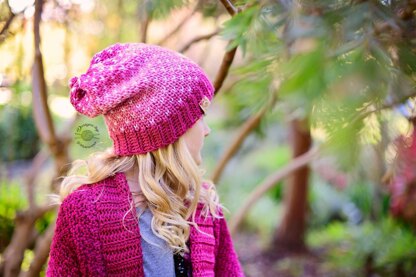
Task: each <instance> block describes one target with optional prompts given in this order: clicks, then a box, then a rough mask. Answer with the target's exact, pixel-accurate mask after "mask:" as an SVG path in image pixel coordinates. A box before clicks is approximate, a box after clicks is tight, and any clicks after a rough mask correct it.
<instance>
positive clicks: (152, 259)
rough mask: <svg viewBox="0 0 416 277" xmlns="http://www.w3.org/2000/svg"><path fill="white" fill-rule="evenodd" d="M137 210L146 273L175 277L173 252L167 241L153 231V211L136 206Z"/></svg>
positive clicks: (153, 275)
mask: <svg viewBox="0 0 416 277" xmlns="http://www.w3.org/2000/svg"><path fill="white" fill-rule="evenodd" d="M136 212H137V215H138V216H139V227H140V235H141V244H142V253H143V269H144V275H145V276H148V277H159V276H163V277H165V276H166V277H170V276H172V277H174V276H175V268H174V261H173V252H172V250H171V249H170V248H169V246H168V244H167V242H166V241H164V240H163V239H161V238H159V237H157V236H156V235H155V234H154V233H153V231H152V227H151V226H152V224H151V222H152V218H153V214H152V212H151V211H150V210H149V209H145V210H144V211H143V213H141V209H140V208H136Z"/></svg>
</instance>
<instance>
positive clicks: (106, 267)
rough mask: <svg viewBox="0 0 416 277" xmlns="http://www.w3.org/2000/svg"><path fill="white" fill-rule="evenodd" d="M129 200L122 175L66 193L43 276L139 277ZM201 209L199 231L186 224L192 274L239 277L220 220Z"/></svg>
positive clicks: (135, 224) (139, 251)
mask: <svg viewBox="0 0 416 277" xmlns="http://www.w3.org/2000/svg"><path fill="white" fill-rule="evenodd" d="M131 199H132V195H131V193H130V190H129V186H128V183H127V180H126V177H125V175H124V173H122V172H119V173H116V174H115V175H114V176H110V177H108V178H106V179H105V180H102V181H100V182H98V183H95V184H89V185H83V186H82V187H80V188H79V189H78V190H76V191H75V192H73V193H72V194H70V195H69V196H68V197H67V198H66V199H65V200H64V202H63V203H62V205H61V207H60V210H59V214H58V220H57V223H56V230H55V236H54V238H53V241H52V245H51V252H50V260H49V263H48V268H47V273H46V276H65V277H67V276H120V277H129V276H139V277H141V276H144V272H143V260H142V249H141V245H140V229H139V224H138V219H137V215H136V212H135V209H131V206H130V203H129V201H130V200H131ZM202 208H203V205H202V204H199V205H198V209H197V213H196V218H195V220H196V223H197V224H198V226H199V228H200V230H201V231H203V233H202V232H199V231H198V230H197V229H196V228H195V227H193V226H191V234H190V238H189V243H190V252H191V253H190V255H191V263H192V276H194V277H209V276H217V277H222V276H230V277H233V276H244V275H243V272H242V269H241V266H240V263H239V261H238V257H237V254H236V253H235V251H234V247H233V244H232V241H231V237H230V233H229V231H228V228H227V224H226V221H225V219H224V218H221V219H216V218H213V217H211V216H208V217H207V218H205V217H204V216H202V215H201V211H202ZM204 233H206V234H204ZM207 234H208V235H207Z"/></svg>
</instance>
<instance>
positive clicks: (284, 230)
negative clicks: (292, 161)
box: [273, 120, 312, 252]
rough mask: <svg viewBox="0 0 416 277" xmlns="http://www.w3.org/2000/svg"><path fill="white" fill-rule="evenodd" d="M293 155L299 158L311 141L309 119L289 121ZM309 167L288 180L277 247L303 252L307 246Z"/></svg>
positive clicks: (275, 241)
mask: <svg viewBox="0 0 416 277" xmlns="http://www.w3.org/2000/svg"><path fill="white" fill-rule="evenodd" d="M290 128H291V129H290V132H291V142H292V152H293V153H292V155H293V158H296V157H298V156H300V155H302V154H304V153H306V152H307V151H308V150H309V148H310V147H311V144H312V139H311V135H310V131H309V127H308V125H307V122H306V121H298V120H295V121H293V122H292V123H291V124H290ZM308 177H309V167H308V166H304V167H302V168H300V169H298V170H296V171H295V172H294V173H293V174H292V175H291V177H290V178H289V179H288V181H287V184H286V187H285V194H284V202H285V212H284V214H283V220H282V222H281V224H280V226H279V228H278V229H277V230H276V233H275V237H274V243H273V245H274V247H275V249H282V250H283V249H284V250H285V251H289V252H303V251H305V250H306V246H305V240H304V237H305V230H306V212H307V197H308Z"/></svg>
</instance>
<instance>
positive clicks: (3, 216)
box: [0, 180, 26, 252]
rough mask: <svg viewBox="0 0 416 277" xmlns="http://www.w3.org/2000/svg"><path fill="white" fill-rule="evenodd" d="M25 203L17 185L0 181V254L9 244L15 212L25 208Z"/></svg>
mask: <svg viewBox="0 0 416 277" xmlns="http://www.w3.org/2000/svg"><path fill="white" fill-rule="evenodd" d="M25 201H26V200H25V199H24V195H23V193H22V189H21V187H20V186H19V184H17V183H13V182H7V181H4V180H0V252H2V251H3V250H4V248H5V247H6V246H7V245H8V244H9V242H10V239H11V237H12V234H13V230H14V218H15V216H16V211H18V210H21V209H23V208H24V207H25V205H26V202H25Z"/></svg>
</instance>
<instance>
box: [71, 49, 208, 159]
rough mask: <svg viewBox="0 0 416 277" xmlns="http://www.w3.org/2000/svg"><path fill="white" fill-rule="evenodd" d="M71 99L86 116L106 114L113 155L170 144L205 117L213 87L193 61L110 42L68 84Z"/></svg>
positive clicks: (171, 53)
mask: <svg viewBox="0 0 416 277" xmlns="http://www.w3.org/2000/svg"><path fill="white" fill-rule="evenodd" d="M69 86H70V89H71V92H70V94H71V95H70V101H71V104H72V105H73V106H74V108H75V109H76V110H77V111H78V112H79V113H81V114H84V115H86V116H88V117H95V116H97V115H100V114H102V115H104V119H105V123H106V125H107V129H108V132H109V134H110V137H111V139H112V140H113V143H114V152H115V154H117V155H122V156H124V155H133V154H143V153H147V152H150V151H153V150H156V149H158V148H161V147H164V146H167V145H169V144H172V143H174V142H175V141H176V140H177V139H178V138H179V137H180V136H182V135H183V134H184V133H185V132H186V131H187V130H188V129H189V128H191V127H192V125H193V124H194V123H195V122H196V121H197V120H198V119H199V118H200V117H201V116H202V115H203V113H204V111H203V109H202V108H201V106H200V104H201V103H204V108H205V106H206V105H207V104H206V103H207V101H208V102H209V101H211V100H212V98H213V95H214V87H213V86H212V84H211V82H210V81H209V79H208V77H207V76H206V75H205V73H204V71H203V70H202V69H201V68H200V67H199V66H198V65H197V64H196V63H194V62H193V61H191V60H190V59H188V58H186V57H185V56H183V55H181V54H178V53H176V52H174V51H172V50H169V49H165V48H162V47H159V46H155V45H147V44H142V43H126V44H120V43H117V44H114V45H112V46H109V47H108V48H106V49H104V50H103V51H101V52H99V53H97V54H96V55H94V57H93V59H92V60H91V64H90V67H89V68H88V70H87V72H86V73H85V74H82V75H80V76H79V77H73V78H71V80H70V83H69Z"/></svg>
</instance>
